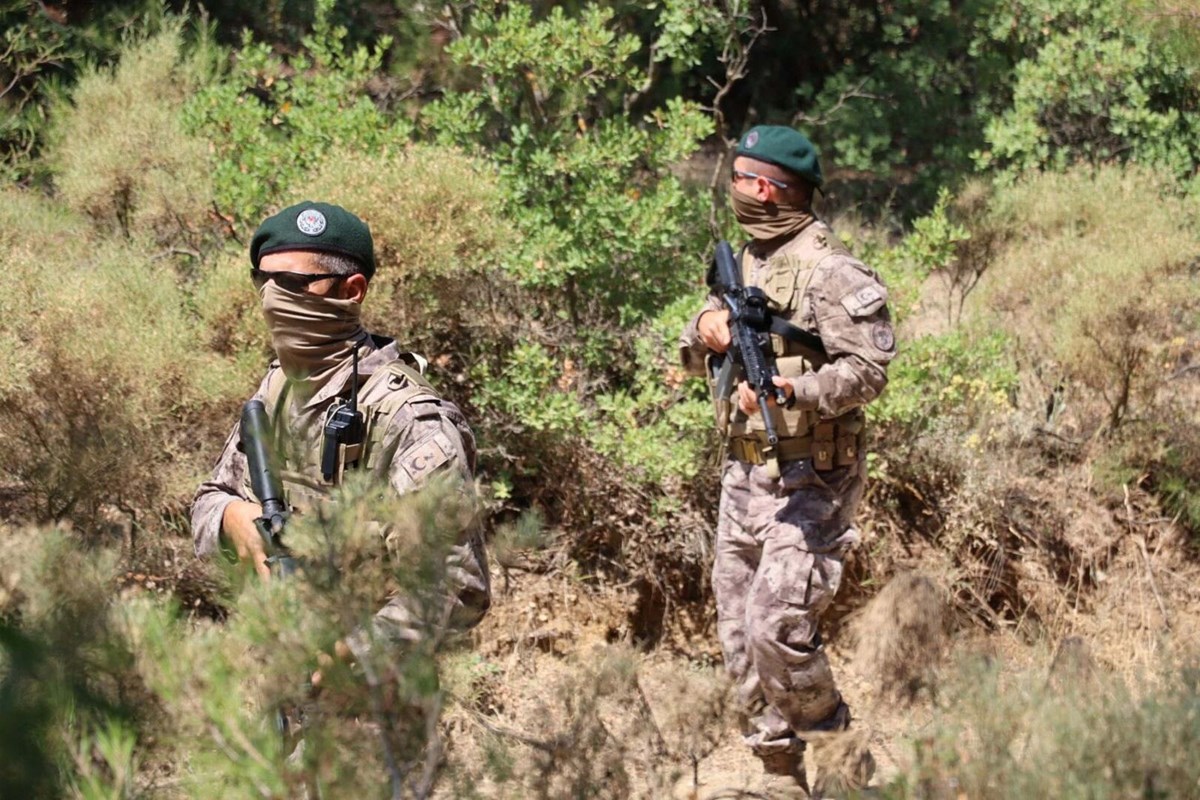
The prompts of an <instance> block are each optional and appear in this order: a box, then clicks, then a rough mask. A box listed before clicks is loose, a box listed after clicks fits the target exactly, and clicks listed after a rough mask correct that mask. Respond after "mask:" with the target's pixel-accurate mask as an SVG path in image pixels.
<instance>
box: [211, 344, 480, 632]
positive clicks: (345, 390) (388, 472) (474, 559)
mask: <svg viewBox="0 0 1200 800" xmlns="http://www.w3.org/2000/svg"><path fill="white" fill-rule="evenodd" d="M401 357H402V354H401V353H400V351H399V349H398V348H397V347H396V345H395V343H394V342H391V341H390V340H387V339H385V338H383V337H372V338H371V344H369V345H368V346H366V347H364V348H363V350H362V355H361V357H360V361H359V370H358V371H359V376H360V381H361V382H363V383H366V382H368V381H369V380H370V377H371V376H372V375H373V374H375V373H376V372H377V371H379V370H386V369H387V368H388V365H390V364H392V363H393V362H396V361H398V360H400V359H401ZM278 374H279V366H278V362H275V363H273V364H272V365H271V367H270V368H269V369H268V372H267V375H266V376H265V377H264V378H263V381H262V383H261V384H260V386H259V388H258V391H257V392H256V393H255V395H254V397H255V398H258V399H262V400H264V401H266V400H267V396H268V394H269V391H268V387H269V386H271V385H273V384H274V382H275V380H276V379H277V376H278ZM351 374H352V368H351V365H350V364H349V363H347V364H346V365H345V367H344V368H343V369H341V370H339V371H338V372H336V373H335V374H334V375H333V377H332V378H331V379H330V380H329V382H328V383H327V384H326V385H325V386H324V387H323V388H322V389H321V390H320V391H319V392H317V394H315V395H314V396H313V397H312V398H311V399H309V400H308V401H307V402H305V403H303V404H299V403H292V402H286V401H285V402H283V403H281V411H282V412H283V413H285V414H286V420H285V425H286V428H287V430H288V432H289V433H290V434H291V437H292V438H293V439H294V440H298V441H301V442H302V443H305V444H306V445H307V447H305V448H303V451H304V454H303V455H301V456H299V457H298V458H294V459H293V461H292V462H289V463H288V464H287V465H286V467H288V468H290V469H285V471H284V475H283V477H284V484H285V487H286V488H287V491H288V494H289V501H290V502H291V503H293V504H294V505H297V506H299V507H300V509H301V511H302V512H303V510H304V506H305V505H306V504H307V503H308V502H310V501H311V500H312V499H313V497H311V496H305V494H306V493H305V491H304V485H305V483H316V482H318V481H319V476H320V465H319V458H320V447H319V443H320V441H321V437H322V433H323V424H324V417H325V412H326V409H327V408H328V407H329V406H330V404H331V403H333V402H334V401H335V400H336V399H337V398H338V397H345V396H347V395H348V394H349V381H350V378H351ZM400 384H401V382H400V381H377V382H374V388H373V389H372V390H371V391H370V392H367V393H365V394H363V395H361V396H360V397H359V402H360V406H363V407H367V406H372V405H374V406H379V405H383V402H382V401H383V400H384V397H385V396H386V395H388V394H389V393H395V392H400V391H405V388H404V387H403V386H401V385H400ZM267 405H268V413H271V412H272V411H273V408H272V406H273V403H271V402H269V401H268V402H267ZM385 426H386V427H385V428H384V431H383V435H382V437H381V440H380V443H379V445H378V446H377V447H376V448H373V450H375V451H376V452H374V453H373V454H372V457H371V462H372V463H371V464H370V465H369V466H368V468H370V469H373V471H374V472H376V474H378V475H379V477H380V479H386V480H387V481H388V483H389V484H390V485H391V487H392V488H393V489H395V491H396V492H398V493H399V494H406V493H408V492H411V491H413V490H415V489H417V488H419V487H420V486H421V485H423V484H424V483H425V482H426V481H427V480H429V478H430V477H431V476H433V475H435V474H444V473H449V474H452V475H453V474H457V475H458V476H459V477H460V478H461V480H462V481H463V486H464V490H465V491H470V490H471V487H472V486H473V472H474V467H475V439H474V436H473V434H472V433H471V430H470V428H469V427H468V426H467V423H466V420H465V419H464V417H463V415H462V412H460V411H459V409H458V407H457V406H455V405H454V404H453V403H451V402H449V401H447V400H443V399H441V398H439V397H437V396H436V395H435V394H434V393H432V392H426V391H420V392H415V393H414V392H412V391H409V392H408V397H407V398H406V399H405V401H404V402H403V403H402V404H401V405H400V406H399V407H398V408H397V409H396V410H395V412H394V413H392V415H391V416H390V418H388V419H387V420H386V422H385ZM240 437H241V431H240V429H239V426H238V425H236V424H235V425H234V428H233V430H232V431H231V432H230V434H229V438H228V439H227V440H226V442H225V447H224V449H223V450H222V452H221V456H220V458H219V459H218V460H217V464H216V466H215V467H214V468H213V472H212V476H211V477H210V478H209V480H207V481H205V482H204V483H202V484H201V485H200V487H199V488H198V489H197V490H196V495H195V498H194V499H193V502H192V535H193V540H194V544H195V549H196V554H197V555H199V556H211V555H213V554H214V553H216V552H217V550H218V549H219V547H220V534H221V519H222V516H223V515H224V513H225V507H226V506H227V505H229V503H231V502H233V501H234V500H239V499H240V500H252V499H253V498H252V497H251V496H250V491H249V484H248V480H247V477H246V456H245V454H243V453H242V452H241V449H240V448H239V446H238V445H239V441H240ZM295 460H300V461H303V462H306V463H301V464H297V463H294V461H295ZM314 494H315V493H314ZM446 580H447V583H448V586H447V587H446V593H447V602H448V603H449V605H450V607H449V608H448V609H447V615H446V616H447V617H448V619H449V623H450V625H451V626H452V627H454V628H459V629H462V628H468V627H470V626H472V625H474V624H475V623H476V622H478V621H479V619H480V618H481V617H482V616H483V614H484V612H485V611H486V610H487V608H488V605H489V602H490V597H491V587H490V582H489V577H488V568H487V557H486V554H485V552H484V545H483V535H482V530H481V527H480V525H479V524H478V522H477V521H473V522H472V523H471V524H470V525H469V526H468V527H467V528H466V529H464V530H462V531H461V532H460V535H459V538H458V540H457V541H456V542H455V543H454V545H453V547H452V548H451V550H450V552H449V554H448V556H447V559H446ZM418 627H419V625H418V623H417V615H416V613H415V612H412V611H410V610H409V609H408V608H407V607H406V602H405V598H403V597H399V596H397V597H393V598H392V599H391V600H390V601H389V602H388V603H387V604H386V605H385V606H384V607H383V608H381V609H380V611H379V612H378V614H377V615H376V628H377V631H378V632H379V633H380V634H382V635H384V636H385V637H387V638H388V639H392V640H411V639H414V638H417V637H418V636H420V635H421V633H420V631H419V630H418Z"/></svg>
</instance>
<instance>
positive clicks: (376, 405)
mask: <svg viewBox="0 0 1200 800" xmlns="http://www.w3.org/2000/svg"><path fill="white" fill-rule="evenodd" d="M424 369H425V360H424V359H423V358H421V357H420V356H418V355H416V354H414V353H402V354H401V356H400V358H398V359H397V360H395V361H392V362H390V363H388V364H386V365H384V366H382V367H379V368H378V369H377V370H376V371H375V372H374V373H372V374H371V376H370V377H369V378H367V380H366V382H365V383H364V384H363V385H362V387H360V389H359V393H358V410H359V411H360V412H361V413H362V417H363V424H364V426H365V431H364V435H363V440H362V442H361V443H359V444H356V445H340V446H339V448H338V449H339V453H338V458H337V471H336V474H335V475H334V477H333V480H332V481H326V480H325V478H324V476H323V475H322V474H321V459H322V455H323V452H322V448H323V447H324V436H323V435H322V433H323V431H324V421H327V420H328V419H329V417H330V416H331V415H332V414H333V413H334V411H335V410H336V409H337V408H338V406H339V405H340V403H341V402H342V400H335V401H334V402H333V403H332V404H331V405H330V407H329V409H328V410H327V411H326V414H325V417H324V420H323V421H322V423H321V425H320V429H319V430H316V431H315V435H314V434H313V433H311V432H310V435H307V436H294V435H291V434H290V432H289V431H288V430H287V425H286V424H282V423H283V421H284V420H286V419H287V416H286V414H287V412H286V408H285V404H286V403H287V402H288V395H289V392H288V388H289V387H288V382H287V377H286V376H285V375H284V374H283V370H276V372H275V373H274V374H273V375H271V377H270V379H268V381H267V388H266V392H265V394H264V398H263V404H264V405H265V406H266V409H267V414H268V416H269V417H270V420H271V436H272V443H271V444H272V446H273V448H274V452H275V453H277V454H278V457H279V459H280V464H281V469H280V478H281V479H282V481H283V487H284V491H285V493H286V496H287V500H288V503H289V505H291V506H292V507H293V508H295V509H298V510H300V511H305V510H308V509H310V508H312V507H313V506H314V505H317V504H318V503H320V502H321V501H322V500H324V499H326V498H327V497H328V495H329V492H330V490H331V489H333V488H334V487H335V486H337V485H338V484H339V483H341V480H342V477H343V475H344V472H345V470H346V469H347V468H348V466H347V465H355V466H353V467H352V468H354V469H358V470H362V471H365V472H368V473H370V474H372V475H373V476H374V478H375V479H376V480H379V481H381V482H383V483H386V482H387V481H388V474H389V471H390V469H391V465H392V458H393V457H394V456H395V452H394V450H395V447H394V445H393V446H392V447H390V448H389V447H388V446H387V445H386V444H385V438H386V434H387V430H388V426H389V424H390V422H391V420H392V418H393V417H394V416H395V414H396V412H398V411H399V410H400V409H401V408H402V407H403V406H405V405H406V404H408V403H411V402H413V401H414V400H418V399H431V400H438V399H440V396H439V395H438V393H437V392H436V390H434V388H433V386H432V385H430V383H429V382H428V381H427V380H425V377H424V374H423V372H424ZM243 489H244V490H245V492H246V496H247V497H254V493H253V491H252V489H251V487H250V482H249V477H247V478H246V479H245V481H244V482H243Z"/></svg>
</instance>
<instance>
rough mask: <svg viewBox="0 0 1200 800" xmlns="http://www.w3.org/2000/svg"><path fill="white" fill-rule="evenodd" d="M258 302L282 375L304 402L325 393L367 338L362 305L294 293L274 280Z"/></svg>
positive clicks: (264, 285)
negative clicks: (324, 387)
mask: <svg viewBox="0 0 1200 800" xmlns="http://www.w3.org/2000/svg"><path fill="white" fill-rule="evenodd" d="M259 297H261V298H262V309H263V317H264V318H265V319H266V321H267V329H268V330H269V331H270V332H271V345H272V346H273V347H274V348H275V355H277V356H278V357H279V365H280V366H281V367H282V368H283V374H284V375H287V377H288V379H289V380H291V381H292V382H293V384H294V388H295V390H296V391H297V393H298V394H299V395H300V396H302V397H304V398H309V397H312V396H313V395H315V394H316V393H317V392H318V391H320V389H321V387H322V386H324V385H325V383H326V382H327V381H328V380H329V378H330V377H331V376H332V375H333V373H335V372H337V370H338V368H339V367H341V366H342V365H343V364H345V363H346V360H347V359H349V358H350V357H351V355H352V354H353V352H354V348H355V347H356V346H358V345H360V344H362V342H363V341H364V340H365V339H366V338H367V332H366V331H365V330H364V329H363V326H362V321H361V319H360V315H361V313H362V304H361V303H356V302H354V301H353V300H339V299H336V298H332V297H320V296H318V295H312V294H308V293H307V292H290V291H288V290H286V289H282V288H280V287H279V286H277V285H275V282H274V281H267V282H266V283H265V284H263V288H262V289H261V290H260V291H259Z"/></svg>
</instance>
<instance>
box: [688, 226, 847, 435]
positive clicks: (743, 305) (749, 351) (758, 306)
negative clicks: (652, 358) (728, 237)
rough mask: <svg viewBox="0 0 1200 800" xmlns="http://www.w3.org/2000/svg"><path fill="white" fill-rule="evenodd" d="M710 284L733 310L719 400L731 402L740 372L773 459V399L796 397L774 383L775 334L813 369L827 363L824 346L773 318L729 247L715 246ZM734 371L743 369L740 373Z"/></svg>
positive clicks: (760, 292)
mask: <svg viewBox="0 0 1200 800" xmlns="http://www.w3.org/2000/svg"><path fill="white" fill-rule="evenodd" d="M708 285H709V287H710V288H711V289H712V290H713V292H715V293H716V294H717V295H719V296H720V298H721V299H722V300H723V301H724V302H725V305H726V306H727V307H728V308H729V332H730V336H731V339H732V341H731V343H730V348H729V352H728V355H729V358H725V359H722V360H721V361H719V362H718V363H717V365H716V367H717V385H716V392H717V397H729V395H730V394H731V393H732V392H733V391H734V389H735V388H736V385H737V384H736V380H737V378H738V377H739V372H740V373H741V375H744V377H745V379H746V383H748V384H749V385H750V388H751V389H753V390H754V393H755V394H756V395H758V408H759V410H760V411H761V412H762V416H763V426H764V428H765V429H766V435H767V453H766V454H767V456H768V457H770V456H771V454H772V453H773V452H774V448H775V446H776V445H777V444H779V434H778V433H777V432H776V430H775V422H774V420H773V419H772V418H771V411H770V402H769V401H770V400H771V398H774V399H775V402H776V403H778V404H779V405H783V406H788V407H791V405H792V404H793V403H795V401H796V398H795V397H794V396H792V397H789V396H788V394H787V392H785V391H784V390H783V388H782V387H780V386H776V385H775V384H774V382H773V381H772V380H771V379H772V378H774V377H776V376H777V375H779V368H778V366H777V365H776V363H775V351H774V349H773V348H772V347H771V336H770V335H771V334H772V333H774V334H777V335H779V336H782V337H783V338H785V339H787V340H788V341H790V342H793V343H795V344H796V345H797V349H798V350H799V351H801V353H802V354H803V355H805V356H806V357H807V358H808V359H809V360H810V361H812V362H813V363H814V364H815V365H818V366H819V365H820V364H823V363H825V362H826V361H828V359H829V357H828V355H826V353H825V346H824V345H823V344H822V343H821V339H820V337H819V336H816V335H814V334H812V333H809V332H808V331H806V330H803V329H801V328H798V327H796V326H795V325H793V324H791V323H790V322H788V321H787V320H785V319H783V318H781V317H775V316H774V315H773V314H772V313H771V309H770V307H769V306H768V305H767V295H766V293H765V292H763V290H762V289H760V288H758V287H757V286H745V285H744V284H743V283H742V270H741V267H740V266H739V265H738V263H737V261H736V259H734V257H733V248H732V247H730V246H729V242H726V241H721V242H718V243H717V252H716V254H715V255H714V256H713V265H712V269H710V270H709V272H708ZM736 367H740V368H741V369H740V370H738V369H736Z"/></svg>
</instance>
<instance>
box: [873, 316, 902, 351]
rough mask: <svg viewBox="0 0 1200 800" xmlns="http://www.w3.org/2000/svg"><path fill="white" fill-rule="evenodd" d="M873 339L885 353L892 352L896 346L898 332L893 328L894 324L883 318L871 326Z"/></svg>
mask: <svg viewBox="0 0 1200 800" xmlns="http://www.w3.org/2000/svg"><path fill="white" fill-rule="evenodd" d="M871 341H872V342H874V343H875V346H876V347H877V348H879V349H880V350H882V351H884V352H885V353H889V352H891V351H892V349H893V348H894V347H895V346H896V333H895V331H893V330H892V324H891V323H890V322H887V321H886V320H882V319H881V320H879V321H878V322H876V323H875V324H874V325H873V326H871Z"/></svg>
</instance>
